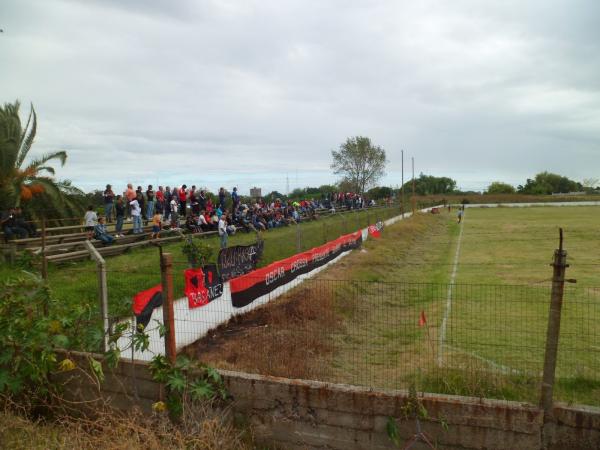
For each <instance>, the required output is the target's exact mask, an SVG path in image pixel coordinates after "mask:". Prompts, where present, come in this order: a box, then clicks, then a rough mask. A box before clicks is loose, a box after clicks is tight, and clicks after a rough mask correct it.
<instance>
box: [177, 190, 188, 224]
mask: <svg viewBox="0 0 600 450" xmlns="http://www.w3.org/2000/svg"><path fill="white" fill-rule="evenodd" d="M186 189H187V185H185V184H184V185H183V186H181V188H179V215H181V216H183V217H185V213H186V204H187V192H186Z"/></svg>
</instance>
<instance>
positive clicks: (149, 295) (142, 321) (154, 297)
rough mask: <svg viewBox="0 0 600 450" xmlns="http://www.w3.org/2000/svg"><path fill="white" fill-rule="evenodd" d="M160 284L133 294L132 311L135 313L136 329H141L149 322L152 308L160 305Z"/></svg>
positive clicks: (161, 300) (161, 301)
mask: <svg viewBox="0 0 600 450" xmlns="http://www.w3.org/2000/svg"><path fill="white" fill-rule="evenodd" d="M162 303H163V298H162V285H160V284H157V285H156V286H154V287H153V288H150V289H146V290H145V291H142V292H138V293H137V294H135V295H134V296H133V313H134V314H135V327H136V330H138V331H142V330H144V329H145V328H146V327H147V326H148V323H150V319H151V318H152V311H154V308H157V307H159V306H162ZM140 326H141V327H140Z"/></svg>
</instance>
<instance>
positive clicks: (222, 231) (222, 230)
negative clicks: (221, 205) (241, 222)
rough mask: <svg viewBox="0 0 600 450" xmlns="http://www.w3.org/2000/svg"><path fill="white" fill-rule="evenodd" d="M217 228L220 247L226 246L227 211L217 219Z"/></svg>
mask: <svg viewBox="0 0 600 450" xmlns="http://www.w3.org/2000/svg"><path fill="white" fill-rule="evenodd" d="M217 230H218V231H219V237H220V238H221V248H226V247H227V212H224V213H223V215H221V218H220V219H219V224H218V226H217Z"/></svg>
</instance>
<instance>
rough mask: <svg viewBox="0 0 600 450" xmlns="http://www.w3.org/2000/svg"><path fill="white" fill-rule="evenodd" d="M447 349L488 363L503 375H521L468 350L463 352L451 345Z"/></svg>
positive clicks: (517, 371)
mask: <svg viewBox="0 0 600 450" xmlns="http://www.w3.org/2000/svg"><path fill="white" fill-rule="evenodd" d="M446 347H448V348H449V349H451V350H454V351H456V352H460V353H464V354H465V355H469V356H471V357H472V358H475V359H478V360H480V361H483V362H485V363H488V364H489V365H490V366H492V367H493V368H495V369H498V370H499V371H500V372H501V373H503V374H505V375H506V374H511V373H512V374H517V375H519V374H520V373H521V371H520V370H518V369H513V368H512V367H509V366H505V365H503V364H500V363H497V362H496V361H492V360H491V359H487V358H484V357H483V356H481V355H478V354H477V353H474V352H470V351H468V350H463V349H462V348H458V347H454V346H452V345H449V344H446Z"/></svg>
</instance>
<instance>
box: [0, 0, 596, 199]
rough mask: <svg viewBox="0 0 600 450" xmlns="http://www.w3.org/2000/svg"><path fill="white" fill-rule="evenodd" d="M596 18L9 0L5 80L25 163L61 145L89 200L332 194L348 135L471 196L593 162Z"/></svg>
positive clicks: (575, 7)
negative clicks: (151, 190) (30, 128)
mask: <svg viewBox="0 0 600 450" xmlns="http://www.w3.org/2000/svg"><path fill="white" fill-rule="evenodd" d="M599 13H600V4H597V2H593V1H591V0H590V1H583V0H577V1H569V2H567V1H562V0H561V1H555V2H552V4H551V5H550V4H548V3H547V2H542V1H532V2H525V3H523V2H516V1H508V2H496V3H491V2H485V4H484V3H482V2H478V1H474V0H473V1H466V0H460V1H455V2H442V1H431V0H427V1H423V2H409V3H407V2H401V3H400V2H394V1H377V2H368V3H364V2H358V1H343V2H342V1H333V2H317V1H299V0H298V1H290V2H278V1H241V0H240V1H231V0H228V1H181V2H171V3H169V2H164V1H158V0H152V1H148V0H144V1H142V0H129V1H117V0H110V1H100V0H94V1H86V2H79V1H77V2H76V1H67V0H63V1H60V0H56V1H47V2H33V1H29V0H19V1H16V0H9V1H8V2H7V3H5V5H4V8H3V16H2V17H1V18H0V21H1V22H0V26H1V27H2V28H4V29H5V33H3V35H2V36H0V65H1V66H2V67H3V68H6V69H4V70H2V71H1V72H0V85H1V86H3V92H4V97H5V98H4V99H3V100H4V101H11V100H13V99H14V98H19V99H21V100H22V101H23V102H24V103H27V102H29V101H31V102H33V103H34V105H35V107H36V110H37V111H38V114H39V130H38V140H37V142H36V151H37V152H40V153H41V152H45V151H48V150H52V149H57V148H64V149H67V150H68V151H69V162H68V164H67V165H66V166H65V168H63V169H61V170H60V171H59V175H60V176H62V177H67V178H71V179H73V180H74V182H75V183H76V184H78V185H81V186H83V187H84V188H85V189H92V188H94V187H101V186H103V185H104V184H106V183H107V182H110V183H111V184H113V185H116V186H118V185H119V184H124V183H126V182H127V181H129V180H131V181H134V180H135V182H139V183H144V182H146V181H145V180H148V181H147V182H146V183H150V182H152V183H156V180H164V181H165V182H167V181H168V182H169V183H171V184H175V183H184V182H185V183H187V184H192V183H194V182H195V183H196V184H199V185H202V184H210V185H211V187H212V188H213V189H215V188H217V187H218V186H220V185H221V184H226V183H229V184H232V183H238V184H239V185H240V188H241V190H242V191H244V190H247V189H249V187H251V186H253V185H258V186H263V187H264V189H265V190H271V189H277V190H279V191H285V189H286V187H287V182H286V177H287V178H289V180H290V182H289V184H290V187H291V188H293V187H296V183H299V184H301V185H304V184H307V183H310V184H312V185H315V184H316V185H318V184H324V183H331V182H333V181H335V177H334V176H333V175H332V174H331V173H330V171H329V163H330V150H331V149H334V148H336V147H337V146H338V145H339V144H340V143H341V142H343V141H344V140H345V139H346V138H347V137H348V136H353V135H367V136H369V137H371V139H372V140H373V142H375V143H376V144H378V145H381V146H383V147H384V148H385V149H386V150H387V152H388V159H389V160H390V164H389V167H388V176H387V177H386V179H385V180H384V182H386V183H389V184H393V185H395V184H399V183H400V177H399V170H400V150H401V149H404V150H405V154H406V155H407V157H410V156H414V157H415V161H416V169H417V172H425V173H433V174H436V175H448V176H452V177H454V178H456V179H457V180H458V182H459V185H461V186H466V187H469V188H478V189H480V188H483V187H485V186H486V185H487V184H488V183H489V182H490V181H493V180H496V179H502V180H505V181H508V182H512V183H515V184H516V183H519V182H523V181H524V179H525V178H526V177H528V176H532V175H533V174H535V173H536V172H537V171H540V170H552V171H556V172H559V173H563V174H566V175H568V176H571V177H573V178H577V179H582V178H585V177H589V176H592V175H594V167H595V161H596V160H597V155H598V152H599V150H600V139H599V137H598V129H599V125H600V113H599V111H600V80H599V79H598V77H597V74H598V73H599V70H600V63H599V62H598V58H596V55H597V54H598V51H599V50H600V48H599V46H600V44H599V43H600V29H599V28H598V27H596V26H595V24H594V18H595V17H598V16H599ZM296 171H298V173H299V174H300V175H299V176H298V178H296ZM220 180H223V181H222V182H221V181H220ZM296 180H297V181H296Z"/></svg>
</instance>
